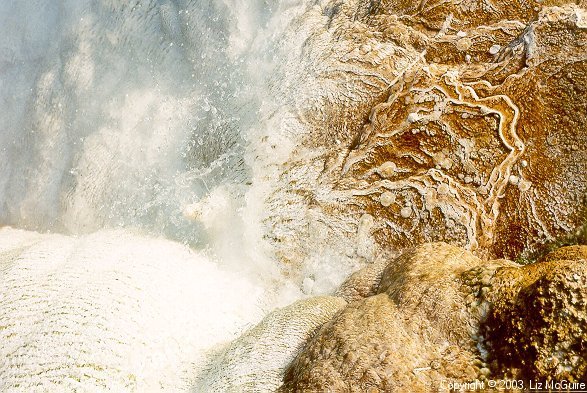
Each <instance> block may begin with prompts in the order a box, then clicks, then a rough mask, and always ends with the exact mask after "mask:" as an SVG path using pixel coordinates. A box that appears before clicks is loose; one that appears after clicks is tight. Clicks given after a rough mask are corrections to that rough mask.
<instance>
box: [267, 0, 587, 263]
mask: <svg viewBox="0 0 587 393" xmlns="http://www.w3.org/2000/svg"><path fill="white" fill-rule="evenodd" d="M584 7H585V4H584V3H580V4H576V3H571V2H566V1H551V2H537V1H519V2H518V1H516V2H505V1H497V2H495V1H494V2H491V3H489V2H487V1H482V0H479V1H475V0H471V1H443V2H440V1H423V2H411V1H409V2H408V1H401V0H394V1H381V2H368V1H349V2H344V3H337V2H326V3H323V4H320V5H316V7H314V8H312V9H311V10H309V11H308V12H307V13H306V14H304V15H302V16H301V17H300V19H299V25H300V26H306V28H307V30H304V31H306V33H307V32H308V31H310V33H307V34H309V37H310V38H309V41H308V43H309V44H308V45H306V46H305V47H304V48H305V51H304V52H303V53H304V56H305V57H304V58H305V59H306V62H307V63H305V64H306V65H307V64H309V65H310V69H313V71H319V72H314V73H313V74H312V75H313V76H311V77H310V76H308V77H307V78H306V76H300V77H299V78H298V79H295V80H294V81H293V82H292V83H298V84H299V88H298V90H296V98H295V102H296V104H295V106H296V112H295V113H292V116H291V118H292V119H296V120H295V121H290V122H288V123H287V127H286V128H287V130H286V131H284V132H287V133H289V134H295V135H298V137H297V139H296V140H297V142H296V146H297V147H296V148H294V149H292V150H291V152H290V153H289V155H288V156H287V157H288V158H287V159H286V160H284V162H285V164H284V170H283V171H282V172H279V175H278V176H277V177H276V178H275V179H274V180H275V181H276V182H277V184H281V187H277V189H276V191H274V192H272V193H271V194H269V196H268V197H267V199H266V203H267V204H268V207H269V209H268V211H269V210H271V209H276V208H277V207H279V206H287V209H283V210H282V212H283V213H284V214H281V215H275V216H273V217H268V218H267V220H266V224H267V228H268V232H269V233H270V235H268V236H269V237H270V238H271V239H272V240H274V241H275V242H274V243H275V244H277V250H278V255H279V256H280V257H281V258H282V259H283V260H286V261H299V260H304V259H307V258H312V256H313V255H314V254H316V252H318V251H319V252H321V253H324V252H325V250H329V252H331V253H333V254H336V253H338V254H340V255H339V256H340V259H341V260H344V258H350V259H352V258H356V257H359V258H363V259H364V260H365V261H367V262H372V261H373V258H375V257H376V256H377V255H378V254H380V253H382V252H384V251H385V250H396V251H401V250H405V249H408V248H409V247H413V246H416V245H418V244H422V243H424V242H435V241H445V242H448V243H451V244H455V245H459V246H462V247H464V248H466V249H468V250H470V251H473V252H474V253H475V254H476V255H478V256H482V257H487V258H509V259H514V258H517V257H524V256H527V255H530V254H532V253H534V252H536V250H539V249H541V247H543V245H544V244H546V243H548V242H550V241H552V240H553V239H555V238H558V237H560V236H563V235H565V234H567V233H569V232H572V231H574V230H576V228H578V227H579V226H580V225H582V223H584V220H585V215H584V212H585V206H586V205H585V195H587V179H586V178H585V176H584V173H586V171H587V149H586V148H585V146H587V106H586V100H585V96H586V91H585V88H584V86H587V79H586V78H587V52H586V51H585V45H587V29H586V26H587V13H586V10H585V8H584ZM310 25H311V26H312V27H311V28H310V27H309V26H310ZM302 30H303V29H302V28H301V27H300V30H299V31H302ZM299 31H298V32H299ZM310 43H311V45H310ZM305 78H306V79H305ZM292 100H293V99H292ZM365 215H368V216H370V217H372V222H371V225H370V226H369V228H368V229H367V231H365V228H364V225H363V224H362V222H363V221H362V219H363V217H365ZM293 233H302V234H304V236H301V237H298V236H292V234H293ZM365 233H367V236H365ZM306 235H307V236H306ZM300 238H301V239H304V241H298V240H296V239H300ZM306 239H309V240H306ZM325 239H327V241H326V240H325ZM366 247H367V248H369V247H370V251H369V252H367V253H365V252H364V250H365V249H366ZM317 250H318V251H317Z"/></svg>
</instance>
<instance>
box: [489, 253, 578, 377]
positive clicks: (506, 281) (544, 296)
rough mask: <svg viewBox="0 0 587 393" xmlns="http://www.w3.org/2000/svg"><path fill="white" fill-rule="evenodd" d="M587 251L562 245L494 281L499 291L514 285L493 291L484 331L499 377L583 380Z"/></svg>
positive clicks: (504, 273)
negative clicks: (537, 259)
mask: <svg viewBox="0 0 587 393" xmlns="http://www.w3.org/2000/svg"><path fill="white" fill-rule="evenodd" d="M586 250H587V247H585V246H583V247H564V248H561V249H559V250H557V251H555V252H553V253H551V254H550V255H549V256H547V257H546V258H545V259H546V262H539V263H537V264H534V265H530V266H526V267H524V268H523V269H519V268H508V269H502V270H500V271H498V273H497V274H496V276H495V277H494V278H493V280H492V281H493V285H494V286H497V288H502V287H505V286H507V285H510V286H511V285H512V283H515V284H514V285H513V288H511V289H510V290H506V291H503V290H501V291H498V292H497V293H496V295H495V300H494V301H493V302H492V303H493V306H492V310H491V312H490V314H489V317H488V319H487V322H486V323H485V324H484V326H483V329H482V332H483V335H484V336H485V337H486V345H487V347H488V350H489V353H490V355H491V360H492V362H491V363H492V364H491V368H492V370H494V371H495V372H496V373H497V374H498V375H506V376H509V377H515V378H526V379H532V380H535V381H538V380H546V379H553V380H555V381H561V380H567V381H586V380H587V258H586V254H585V251H586ZM565 256H566V257H568V259H559V258H560V257H565ZM520 270H522V272H520Z"/></svg>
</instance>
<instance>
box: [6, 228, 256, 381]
mask: <svg viewBox="0 0 587 393" xmlns="http://www.w3.org/2000/svg"><path fill="white" fill-rule="evenodd" d="M262 295H263V291H262V290H261V289H260V288H258V287H255V286H254V285H252V284H251V283H250V282H248V281H247V280H246V279H245V278H242V277H238V276H237V275H235V274H232V273H227V272H224V271H222V270H220V269H218V268H217V267H216V266H215V265H214V264H213V263H212V262H210V261H209V260H206V258H205V257H203V256H202V255H198V254H196V253H194V252H192V251H190V250H189V249H188V248H187V247H184V246H181V245H179V244H177V243H174V242H170V241H167V240H160V239H152V238H146V237H141V236H138V235H133V234H129V233H127V232H123V231H106V232H98V233H96V234H93V235H89V236H83V237H79V238H75V237H67V236H61V235H47V234H37V233H33V232H25V231H20V230H15V229H11V228H3V229H0V343H2V345H0V391H2V392H32V391H43V392H64V391H73V390H77V391H82V392H102V391H103V392H106V391H109V392H119V391H125V392H126V391H140V392H152V391H172V392H176V391H181V390H184V389H186V388H187V387H188V385H189V380H190V379H192V378H193V375H192V374H191V370H192V369H193V368H194V367H195V366H196V365H197V363H198V362H199V361H201V360H202V359H203V354H204V352H205V351H206V350H208V349H211V348H212V347H213V346H214V345H216V344H220V343H224V342H225V341H226V340H229V339H232V338H233V337H234V335H235V334H236V333H238V332H240V331H242V329H243V328H244V327H245V324H249V323H254V322H256V321H257V320H258V319H259V318H260V316H261V315H262V313H263V310H262V307H261V305H262V304H261V303H262Z"/></svg>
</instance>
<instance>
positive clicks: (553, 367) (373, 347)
mask: <svg viewBox="0 0 587 393" xmlns="http://www.w3.org/2000/svg"><path fill="white" fill-rule="evenodd" d="M577 250H579V252H578V251H577ZM586 253H587V247H586V246H583V247H582V248H580V249H579V248H577V247H575V248H573V249H565V248H563V249H560V250H559V251H557V252H556V253H555V254H553V255H552V256H551V257H548V258H547V260H546V261H544V262H537V263H535V264H532V265H527V266H521V265H518V264H516V263H513V262H510V261H507V260H492V261H482V260H481V259H479V258H477V257H475V256H474V255H473V254H471V253H470V252H469V251H467V250H464V249H462V248H459V247H455V246H450V245H448V244H445V243H431V244H425V245H422V246H420V247H417V248H415V249H413V250H410V251H408V252H406V253H404V254H403V255H402V256H400V257H399V258H397V259H396V260H393V261H390V262H389V264H388V265H387V266H386V267H385V269H384V271H383V273H382V275H381V277H380V279H378V278H374V279H373V281H374V282H373V283H372V284H373V286H374V287H377V291H376V293H375V294H372V295H371V296H367V297H365V298H364V299H360V300H356V301H354V302H352V303H350V304H349V305H348V306H347V307H346V308H345V309H343V310H342V311H341V312H339V313H338V314H337V315H336V316H335V317H334V318H333V319H332V320H331V321H330V322H328V323H327V324H325V325H324V326H323V327H322V328H321V329H320V330H319V331H318V333H317V334H316V335H315V336H314V337H313V338H312V339H311V340H310V341H309V342H308V343H307V344H306V346H305V348H304V349H303V350H302V352H301V353H300V354H299V355H298V356H297V357H296V359H295V361H294V362H293V363H292V364H291V365H290V366H289V367H288V370H287V372H286V374H285V379H284V385H283V386H282V387H281V390H280V391H281V392H300V391H303V392H405V391H413V392H428V391H436V390H435V389H438V388H440V387H441V383H442V381H444V382H445V383H446V382H447V381H456V382H461V383H462V382H472V381H475V380H478V381H483V380H486V379H487V378H488V377H491V378H503V377H516V378H524V379H533V380H534V381H537V380H545V379H546V378H549V379H554V380H563V379H565V380H568V381H585V379H586V378H587V374H586V370H587V260H586V259H585V254H586ZM565 254H566V255H569V254H570V256H573V260H558V259H556V258H560V257H564V255H565ZM347 285H348V284H347Z"/></svg>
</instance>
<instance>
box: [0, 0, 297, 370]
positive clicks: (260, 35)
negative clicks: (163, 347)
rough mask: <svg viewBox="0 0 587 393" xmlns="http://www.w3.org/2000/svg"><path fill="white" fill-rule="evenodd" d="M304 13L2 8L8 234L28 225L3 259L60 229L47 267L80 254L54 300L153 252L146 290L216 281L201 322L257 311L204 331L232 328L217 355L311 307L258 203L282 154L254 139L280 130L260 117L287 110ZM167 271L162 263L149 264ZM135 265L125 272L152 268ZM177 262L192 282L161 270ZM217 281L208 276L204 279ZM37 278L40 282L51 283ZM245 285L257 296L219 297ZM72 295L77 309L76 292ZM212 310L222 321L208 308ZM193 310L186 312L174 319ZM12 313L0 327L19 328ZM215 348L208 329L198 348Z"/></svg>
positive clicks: (164, 6) (269, 8)
mask: <svg viewBox="0 0 587 393" xmlns="http://www.w3.org/2000/svg"><path fill="white" fill-rule="evenodd" d="M306 6H307V5H305V4H303V2H301V1H276V0H275V1H274V0H193V1H190V0H144V1H122V0H93V1H90V0H61V1H53V0H31V1H17V0H14V1H12V0H7V1H2V2H0V108H1V110H0V226H5V227H12V228H17V229H22V230H26V231H27V232H22V231H15V230H9V229H7V228H5V229H4V230H2V233H1V234H0V235H1V236H0V237H2V239H0V240H1V241H0V243H1V244H2V247H4V250H6V249H10V250H13V249H15V247H16V248H18V247H21V248H22V247H25V248H26V247H32V246H31V244H38V242H39V241H40V240H34V239H37V237H35V236H40V235H36V234H34V232H39V233H46V232H48V233H51V234H59V235H44V236H45V237H39V238H38V239H43V240H42V242H41V243H42V244H43V247H44V248H43V251H42V253H45V254H43V255H49V257H48V258H46V259H50V258H52V257H55V258H58V256H55V255H57V254H59V252H60V251H59V250H61V249H62V248H63V247H65V249H67V250H74V252H73V254H72V255H73V256H70V257H68V259H67V261H68V264H66V265H64V266H65V267H63V266H62V267H61V269H64V271H62V272H60V273H59V274H61V276H58V278H55V279H54V278H51V280H53V281H51V280H49V279H47V282H45V283H44V284H43V285H46V286H47V288H49V289H47V290H48V291H49V290H50V289H51V288H53V287H52V286H56V285H57V286H65V287H66V286H71V285H72V283H71V282H69V281H67V280H69V279H68V278H67V277H69V276H68V274H70V273H71V275H72V278H70V280H82V279H83V278H84V277H86V276H84V275H87V274H90V273H87V272H89V271H91V270H92V269H93V268H94V267H92V268H88V269H86V270H84V269H82V270H81V271H82V272H81V273H80V272H78V270H76V269H78V268H80V266H81V267H83V266H84V265H83V264H92V263H94V264H102V265H104V264H105V265H107V263H105V262H104V258H106V259H108V258H110V259H112V260H115V259H117V258H118V259H119V260H126V259H124V258H127V259H128V258H130V259H132V258H135V259H140V258H145V261H147V262H145V263H146V268H145V269H146V270H145V271H148V272H150V273H145V274H147V276H148V277H149V278H148V279H144V282H143V281H141V282H143V284H144V285H147V286H148V287H149V285H151V284H150V283H149V282H150V281H151V280H154V281H155V283H156V282H157V281H156V280H157V279H158V275H159V274H167V276H169V277H167V276H165V277H167V278H165V279H166V280H167V281H166V282H165V284H164V285H165V287H166V288H169V290H170V291H173V287H174V285H173V282H174V281H173V280H174V279H176V280H177V285H183V284H185V280H186V277H192V276H194V277H197V278H199V281H198V282H194V283H193V285H194V286H198V285H199V286H201V285H203V283H204V282H205V285H207V286H206V288H208V289H209V290H208V289H207V290H202V292H198V291H195V292H194V291H191V290H190V291H188V295H189V296H195V297H198V296H200V297H202V299H200V300H201V302H200V303H197V306H198V307H196V306H194V307H193V308H192V309H193V310H194V311H193V312H194V316H193V318H192V319H193V320H195V321H201V320H206V319H207V318H214V317H218V314H217V313H220V314H222V313H223V312H224V315H225V317H226V316H227V315H228V316H230V315H232V314H231V313H235V312H236V311H239V310H240V311H241V312H242V310H258V311H259V312H257V313H255V312H253V311H251V312H250V313H249V314H248V315H246V316H242V318H240V319H238V318H236V317H235V318H236V319H238V321H237V322H235V321H234V320H230V321H228V322H227V324H226V325H227V326H225V325H223V324H222V323H221V321H222V318H221V317H218V318H219V321H220V322H219V321H216V322H214V321H212V322H210V323H208V324H207V325H206V326H205V328H206V329H208V330H214V329H216V330H222V329H224V332H223V333H222V334H220V333H218V332H215V334H216V335H215V336H214V340H211V341H210V343H209V344H210V345H211V344H213V343H214V342H218V341H221V340H222V339H228V338H230V337H232V336H233V335H234V334H236V333H238V332H239V331H242V329H244V327H246V326H249V324H250V323H253V322H255V321H257V320H258V319H259V318H260V316H262V315H263V313H266V312H267V311H269V310H271V308H272V307H274V306H275V305H276V304H283V303H284V302H289V301H291V300H293V299H296V298H298V297H300V296H301V290H300V289H299V288H298V287H297V286H296V285H294V284H293V283H291V282H289V281H288V279H286V278H285V277H284V276H283V275H282V273H281V271H280V269H279V267H278V263H277V262H276V261H275V258H274V257H273V256H272V255H271V253H270V252H268V251H267V247H266V246H265V245H264V243H263V241H262V235H261V229H260V226H261V225H262V224H261V221H262V217H263V215H264V214H266V212H263V211H262V210H263V207H262V203H260V201H259V198H258V196H259V195H262V194H263V192H264V189H263V188H262V187H267V186H266V185H260V183H259V182H258V181H257V179H262V178H263V177H264V173H263V170H264V169H263V168H264V167H265V166H263V165H257V164H258V162H259V160H261V161H264V162H270V161H271V160H273V159H275V161H276V162H278V161H279V159H280V157H279V155H277V156H276V157H269V156H267V157H259V152H258V151H257V147H258V140H259V135H261V134H268V133H269V134H271V133H272V132H273V130H271V129H268V127H271V125H270V124H274V123H271V122H267V121H266V118H267V116H265V115H264V113H268V112H272V111H275V110H276V108H277V107H278V104H277V103H278V102H284V101H287V98H284V97H282V96H275V93H274V92H275V91H276V90H275V89H272V88H271V86H273V85H275V84H279V83H280V81H279V77H278V76H276V73H275V70H276V68H277V67H279V66H280V65H281V64H282V63H283V62H284V61H285V57H286V56H285V55H284V53H285V54H287V53H288V50H287V48H286V47H284V45H283V42H282V41H281V40H282V38H281V37H282V36H283V32H284V31H285V30H286V29H287V28H288V26H289V24H290V23H291V22H292V20H294V19H295V18H296V16H298V15H299V14H300V13H302V12H303V10H304V9H305V7H306ZM290 55H291V54H290ZM272 92H273V93H272ZM277 131H278V130H276V132H277ZM286 144H287V143H286V142H285V141H284V145H286ZM285 149H286V150H287V147H286V148H285ZM254 167H255V168H256V169H254ZM267 170H270V169H267ZM261 183H262V182H261ZM256 187H261V188H257V189H256ZM62 235H64V236H66V237H65V238H64V237H63V236H62ZM27 239H28V240H27ZM64 239H70V240H64ZM71 239H73V240H71ZM76 239H77V240H76ZM146 239H147V240H146ZM148 239H153V240H152V241H148ZM35 242H37V243H35ZM72 242H73V243H72ZM76 242H77V243H76ZM80 242H81V243H80ZM92 242H98V243H100V242H101V243H105V244H107V246H105V245H104V244H97V245H96V246H95V247H96V249H100V250H101V251H100V252H97V251H96V254H95V255H92V256H91V257H86V256H83V255H86V254H92V244H94V243H92ZM178 243H181V245H178ZM150 244H153V246H150ZM182 245H183V246H182ZM10 247H12V248H10ZM105 247H111V248H113V250H108V252H106V251H105V250H104V249H105ZM177 247H184V248H185V250H184V251H178V248H177ZM116 248H119V250H118V251H117V249H116ZM188 248H189V250H188ZM47 250H49V251H47ZM0 251H1V250H0ZM194 252H195V253H196V254H197V256H194V254H193V253H194ZM84 253H85V254H84ZM27 255H28V258H29V259H30V258H33V257H36V256H37V254H35V253H33V254H30V255H29V254H27ZM31 255H33V257H31ZM59 255H60V254H59ZM80 255H81V256H80ZM121 256H124V258H123V257H121ZM76 258H78V259H77V260H76ZM173 258H175V260H174V261H173V263H169V262H167V261H166V259H173ZM33 259H34V258H33ZM118 259H117V260H118ZM178 260H179V262H178ZM19 261H20V262H22V261H23V259H22V258H21V259H19V260H16V262H15V260H11V261H9V262H8V263H9V265H7V266H8V267H6V266H4V267H2V266H0V267H2V269H4V271H5V272H6V271H9V273H5V274H6V275H5V276H4V280H5V281H4V286H3V287H1V286H0V288H1V289H3V290H5V291H13V292H15V293H14V294H11V293H8V294H6V293H5V294H3V295H4V297H1V298H0V300H2V299H4V301H6V299H9V300H10V299H17V298H18V296H20V295H19V291H24V289H19V285H18V282H19V280H20V279H21V276H19V274H21V273H18V272H17V273H14V272H10V266H11V265H10V263H13V264H14V263H16V264H17V265H18V263H20V262H19ZM157 261H161V266H159V267H158V268H157V269H155V270H153V269H154V268H153V266H154V265H156V264H157ZM106 262H108V261H106ZM110 262H112V261H110ZM133 263H134V262H133ZM177 263H179V265H177ZM72 264H73V265H72ZM182 264H184V265H182ZM191 264H201V265H202V266H205V268H204V267H202V268H201V269H200V270H198V268H194V267H193V266H192V267H190V266H191ZM67 266H69V267H67ZM72 266H74V267H72ZM133 266H134V267H132V266H131V267H128V269H127V270H128V272H127V274H129V275H133V274H137V269H138V271H140V270H141V269H142V268H141V267H140V266H135V265H133ZM181 266H184V267H183V268H182V267H181ZM186 266H187V267H186ZM174 268H175V269H185V272H186V273H185V274H186V275H187V276H185V277H182V273H183V272H169V271H166V270H165V269H174ZM2 269H0V271H2ZM7 269H8V270H7ZM68 269H69V270H68ZM149 269H150V270H149ZM190 269H191V270H190ZM194 269H195V270H194ZM206 269H208V270H206ZM210 269H211V270H210ZM215 269H220V270H215ZM98 270H99V269H98ZM123 270H124V269H123ZM152 270H153V271H152ZM192 270H193V271H192ZM21 271H22V269H21V270H19V272H21ZM125 271H126V270H125ZM72 272H76V273H75V274H74V273H72ZM162 272H163V273H162ZM206 272H208V273H209V274H210V277H208V278H207V277H202V275H205V274H208V273H206ZM220 272H224V273H220ZM10 274H12V275H10ZM39 274H40V276H39V278H37V279H38V280H41V281H42V280H43V279H44V278H45V277H49V276H43V275H44V274H45V273H42V274H41V273H39ZM94 274H100V273H99V272H94ZM190 274H192V276H190ZM222 274H224V276H222V277H221V275H222ZM235 274H236V275H238V277H237V276H236V275H235ZM80 275H81V276H80ZM10 277H11V278H10ZM51 277H53V276H51ZM76 277H77V278H76ZM80 277H81V278H80ZM174 277H175V278H174ZM9 278H10V279H14V280H15V281H14V282H13V284H10V282H11V281H10V280H9ZM86 278H87V277H86ZM55 280H57V281H55ZM141 280H143V279H141ZM169 280H171V281H169ZM88 283H89V284H88ZM143 284H141V285H143ZM11 285H12V286H11ZM85 285H90V287H91V285H93V284H92V282H91V281H87V283H86V284H85ZM155 286H156V285H155ZM149 288H151V287H149ZM237 288H240V289H241V290H243V291H249V292H250V294H243V295H242V296H236V297H234V296H229V297H224V296H222V293H223V292H224V291H230V290H235V289H237ZM247 288H248V289H247ZM206 291H208V292H206ZM259 291H260V292H259ZM211 292H215V293H217V294H218V296H219V299H217V300H215V302H216V303H218V305H217V306H215V303H214V302H212V300H210V299H204V297H206V298H209V297H210V296H212V295H211ZM259 293H265V295H263V296H261V295H259ZM116 294H118V292H114V294H112V296H115V295H116ZM17 295H18V296H17ZM176 295H177V294H175V295H173V296H171V295H170V296H171V298H172V299H175V300H177V299H178V297H177V296H179V295H177V296H176ZM63 296H65V295H63ZM67 296H70V298H71V299H74V300H72V301H75V299H77V298H76V296H77V295H76V293H75V292H72V293H70V294H69V295H67ZM174 296H175V297H174ZM186 296H187V295H186ZM113 300H114V299H113ZM56 301H61V300H60V299H58V298H56ZM206 301H207V302H208V303H206ZM202 304H204V306H202ZM160 306H161V309H164V308H165V307H170V305H165V304H163V305H160ZM200 306H201V307H200ZM72 307H73V306H72ZM153 307H155V306H153ZM214 307H217V309H216V311H215V312H217V313H215V312H211V311H206V310H209V309H210V308H214ZM243 307H244V308H243ZM189 308H190V304H189V302H188V303H187V304H183V305H182V306H181V307H179V308H178V309H181V310H184V311H185V310H187V309H189ZM5 310H6V309H5ZM182 312H183V311H182ZM247 312H248V311H247ZM2 313H3V312H2V311H1V310H0V322H1V320H2V318H4V319H5V323H12V322H14V321H12V320H11V319H15V318H17V317H18V318H20V316H18V315H17V316H15V314H10V312H6V311H5V312H4V314H2ZM174 315H175V316H177V315H176V314H174ZM229 319H230V318H229ZM233 319H234V318H233ZM6 320H8V322H6ZM239 321H240V322H239ZM198 323H200V322H198ZM188 325H189V324H188ZM186 326H187V325H186ZM198 326H200V325H198ZM235 326H236V328H235ZM200 328H202V326H200ZM153 329H154V328H153ZM204 330H205V329H204ZM41 333H43V332H42V331H41V332H40V333H39V332H36V333H34V332H33V333H31V335H32V336H31V337H33V338H34V337H36V336H34V334H39V335H41ZM176 333H177V332H176ZM144 334H145V335H146V337H151V336H149V334H151V333H149V332H148V331H147V332H145V333H144ZM152 334H153V337H154V336H156V335H157V334H160V330H153V332H152ZM33 338H32V339H33ZM191 339H194V337H191ZM207 339H209V337H208V336H205V334H204V333H202V338H201V339H200V340H201V341H205V340H207ZM61 344H63V343H61ZM61 344H60V343H55V344H54V345H61ZM196 347H197V348H196V349H198V350H202V351H203V350H204V349H205V348H206V345H204V344H202V345H200V346H199V347H198V346H196ZM4 349H5V350H6V351H7V349H6V347H5V348H4ZM31 356H32V355H31ZM186 356H187V355H186ZM190 361H193V359H191V360H190ZM153 367H155V366H153ZM157 367H159V366H157ZM157 367H155V368H154V369H157ZM0 368H1V367H0ZM145 373H147V372H145ZM6 375H8V374H6ZM6 375H5V376H6ZM8 376H9V377H13V375H12V374H10V375H8Z"/></svg>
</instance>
